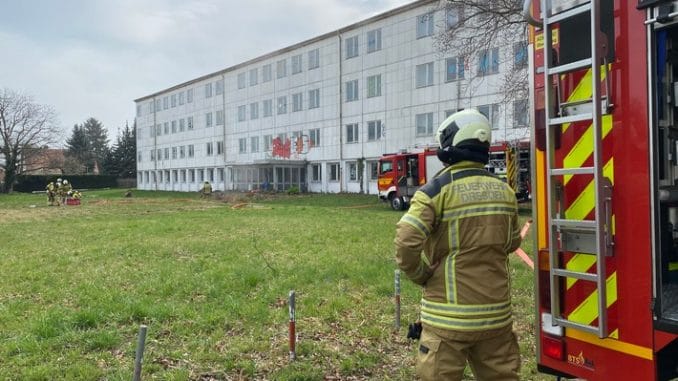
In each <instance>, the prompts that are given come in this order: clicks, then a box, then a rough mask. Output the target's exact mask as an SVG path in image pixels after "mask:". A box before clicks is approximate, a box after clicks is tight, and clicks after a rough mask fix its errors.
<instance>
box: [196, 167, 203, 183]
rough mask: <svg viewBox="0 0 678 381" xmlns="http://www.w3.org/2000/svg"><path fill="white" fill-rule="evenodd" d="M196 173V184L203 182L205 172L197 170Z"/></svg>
mask: <svg viewBox="0 0 678 381" xmlns="http://www.w3.org/2000/svg"><path fill="white" fill-rule="evenodd" d="M196 172H198V182H199V183H202V182H203V180H205V170H204V169H198V170H196Z"/></svg>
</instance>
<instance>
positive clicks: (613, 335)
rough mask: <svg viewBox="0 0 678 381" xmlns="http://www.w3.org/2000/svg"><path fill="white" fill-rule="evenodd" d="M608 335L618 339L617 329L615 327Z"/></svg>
mask: <svg viewBox="0 0 678 381" xmlns="http://www.w3.org/2000/svg"><path fill="white" fill-rule="evenodd" d="M610 337H611V338H613V339H619V329H615V330H614V331H612V333H611V334H610Z"/></svg>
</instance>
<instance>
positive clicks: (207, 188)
mask: <svg viewBox="0 0 678 381" xmlns="http://www.w3.org/2000/svg"><path fill="white" fill-rule="evenodd" d="M211 195H212V184H210V182H209V181H207V180H205V183H204V184H203V186H202V188H200V198H208V197H210V196H211Z"/></svg>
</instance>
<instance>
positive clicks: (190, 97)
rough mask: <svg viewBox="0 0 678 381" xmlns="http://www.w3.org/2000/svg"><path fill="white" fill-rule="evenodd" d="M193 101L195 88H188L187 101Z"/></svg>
mask: <svg viewBox="0 0 678 381" xmlns="http://www.w3.org/2000/svg"><path fill="white" fill-rule="evenodd" d="M192 102H193V89H188V90H186V103H192Z"/></svg>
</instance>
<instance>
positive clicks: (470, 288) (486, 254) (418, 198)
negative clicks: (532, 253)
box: [395, 109, 521, 381]
mask: <svg viewBox="0 0 678 381" xmlns="http://www.w3.org/2000/svg"><path fill="white" fill-rule="evenodd" d="M436 141H437V143H438V144H439V149H438V158H439V159H440V160H441V161H442V162H443V163H444V165H445V168H444V169H443V170H442V171H441V172H440V173H439V174H438V176H436V177H435V178H434V179H432V180H430V181H429V182H428V183H427V184H426V185H425V186H423V187H422V188H420V189H419V190H418V191H417V192H416V193H415V195H414V197H413V198H412V202H411V206H410V209H409V210H408V212H407V213H406V214H405V215H404V216H403V217H402V218H401V219H400V221H399V222H398V224H397V228H396V238H395V248H396V262H397V264H398V266H399V267H400V269H401V270H402V271H403V272H404V273H405V274H406V275H407V277H408V278H410V280H412V281H413V282H414V283H416V284H418V285H421V286H422V287H423V298H422V301H421V325H422V327H423V331H422V332H421V337H420V342H419V348H418V352H417V353H418V355H417V374H418V375H419V376H420V377H421V379H422V380H424V381H433V380H461V379H462V377H463V374H464V369H465V368H466V364H467V363H468V364H469V365H470V367H471V370H472V371H473V373H474V375H475V377H476V379H478V380H518V371H519V368H520V354H519V350H518V342H517V338H516V336H515V334H514V333H513V329H512V325H513V320H512V314H511V300H510V292H509V284H510V282H509V272H508V254H509V253H511V252H513V251H514V250H516V249H517V248H518V247H519V246H520V242H521V238H520V228H519V226H518V206H517V201H516V197H515V194H514V192H513V190H511V188H509V186H508V185H507V184H506V183H504V182H503V181H501V180H500V179H498V178H497V177H495V176H494V175H492V174H490V173H489V172H487V171H486V170H485V169H484V166H485V164H487V162H488V155H489V154H488V150H489V143H490V141H491V127H490V124H489V121H488V120H487V118H486V117H485V116H483V115H482V114H481V113H480V112H478V111H476V110H473V109H466V110H463V111H460V112H457V113H455V114H454V115H452V116H450V117H449V118H447V119H445V121H444V122H443V123H442V124H441V125H440V127H439V128H438V131H437V132H436Z"/></svg>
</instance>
